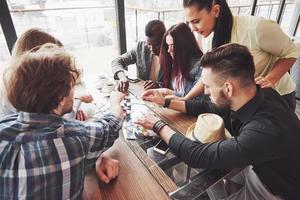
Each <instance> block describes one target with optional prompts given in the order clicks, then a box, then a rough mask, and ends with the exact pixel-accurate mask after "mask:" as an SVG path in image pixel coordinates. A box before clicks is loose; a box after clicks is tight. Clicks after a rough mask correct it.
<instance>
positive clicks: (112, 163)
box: [96, 155, 119, 183]
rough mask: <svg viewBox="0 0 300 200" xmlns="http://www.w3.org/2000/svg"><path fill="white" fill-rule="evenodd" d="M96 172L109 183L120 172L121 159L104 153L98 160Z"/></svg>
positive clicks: (102, 179)
mask: <svg viewBox="0 0 300 200" xmlns="http://www.w3.org/2000/svg"><path fill="white" fill-rule="evenodd" d="M96 173H97V176H98V177H99V178H100V180H101V181H103V182H105V183H109V182H110V181H111V179H114V178H116V177H117V176H118V174H119V161H118V160H115V159H112V158H110V157H107V156H105V155H102V156H101V157H100V158H98V160H97V162H96Z"/></svg>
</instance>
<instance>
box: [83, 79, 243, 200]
mask: <svg viewBox="0 0 300 200" xmlns="http://www.w3.org/2000/svg"><path fill="white" fill-rule="evenodd" d="M129 90H130V93H131V94H133V95H135V96H136V97H140V96H141V94H142V92H143V91H144V89H143V82H139V83H135V84H130V89H129ZM146 105H149V108H151V110H152V111H153V112H154V113H156V115H158V116H159V117H160V118H161V119H162V120H164V121H165V122H167V123H168V124H169V126H170V127H171V128H172V129H174V130H175V131H178V132H180V133H182V134H185V133H186V131H187V129H188V127H189V126H191V125H192V124H193V123H195V122H196V118H195V117H192V116H188V115H186V114H183V113H180V112H177V111H174V110H170V109H167V108H162V107H160V106H157V105H154V104H152V103H150V102H146ZM106 154H107V155H110V156H111V157H113V158H115V159H118V160H119V161H120V169H119V176H118V178H117V179H116V180H113V181H112V182H111V183H109V184H108V185H106V184H103V183H99V181H98V179H97V177H96V175H95V172H94V171H93V170H91V171H90V172H89V173H88V174H87V176H86V178H85V190H84V194H83V198H84V199H113V200H114V199H118V200H119V199H151V200H153V199H170V198H169V195H171V196H173V197H177V196H178V194H179V195H180V192H178V193H176V191H178V186H176V184H175V183H174V182H173V181H172V180H171V179H170V178H169V177H168V176H167V175H166V174H165V173H164V171H163V170H162V169H161V168H160V167H159V166H158V164H157V163H155V162H154V161H153V160H152V159H151V158H150V157H149V156H148V154H147V153H146V152H145V150H144V149H143V148H142V147H141V145H140V144H138V142H137V141H125V140H124V138H123V137H122V134H120V138H119V139H118V140H117V141H116V143H115V144H114V145H113V147H112V148H110V149H109V150H108V151H107V152H106ZM211 171H213V170H211ZM237 172H238V170H236V171H235V172H234V173H233V171H232V172H230V173H227V172H226V173H219V172H216V174H217V175H216V176H214V175H213V176H212V175H211V174H212V173H210V174H209V173H208V172H205V173H203V174H200V175H199V176H198V177H196V178H195V179H197V180H199V181H198V182H197V181H195V182H194V183H191V184H190V185H186V188H188V187H195V186H196V188H199V190H200V193H201V192H205V190H206V189H207V188H208V187H209V186H210V185H213V184H214V183H216V182H217V181H219V180H222V178H224V177H230V176H232V175H233V174H235V173H237ZM191 182H192V181H191ZM203 182H204V183H205V184H202V183H203ZM203 185H206V186H203ZM181 199H185V197H183V198H181Z"/></svg>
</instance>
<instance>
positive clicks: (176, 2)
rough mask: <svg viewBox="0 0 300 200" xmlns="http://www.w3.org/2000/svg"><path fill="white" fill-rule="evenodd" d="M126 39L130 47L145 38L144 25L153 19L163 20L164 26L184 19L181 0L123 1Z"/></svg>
mask: <svg viewBox="0 0 300 200" xmlns="http://www.w3.org/2000/svg"><path fill="white" fill-rule="evenodd" d="M125 9H126V12H125V18H126V22H125V23H126V41H127V48H128V49H131V48H133V47H134V46H135V44H136V42H137V41H139V40H144V39H145V26H146V24H147V23H148V22H149V21H150V20H153V19H160V20H162V21H164V22H165V24H166V27H167V28H169V27H170V26H171V25H173V24H176V23H178V22H183V21H184V13H183V8H182V0H164V1H157V0H150V1H144V0H128V1H125Z"/></svg>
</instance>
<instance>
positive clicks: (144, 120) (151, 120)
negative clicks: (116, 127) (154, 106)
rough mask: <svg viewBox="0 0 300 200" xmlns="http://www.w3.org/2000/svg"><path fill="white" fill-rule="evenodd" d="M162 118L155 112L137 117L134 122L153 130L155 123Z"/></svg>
mask: <svg viewBox="0 0 300 200" xmlns="http://www.w3.org/2000/svg"><path fill="white" fill-rule="evenodd" d="M159 120H160V119H159V118H158V117H156V116H155V115H153V114H149V113H148V114H146V115H143V116H142V117H140V118H139V119H137V120H136V121H135V122H134V123H135V124H138V125H141V126H143V127H144V128H146V129H149V130H151V129H152V128H153V125H154V124H155V123H156V122H157V121H159Z"/></svg>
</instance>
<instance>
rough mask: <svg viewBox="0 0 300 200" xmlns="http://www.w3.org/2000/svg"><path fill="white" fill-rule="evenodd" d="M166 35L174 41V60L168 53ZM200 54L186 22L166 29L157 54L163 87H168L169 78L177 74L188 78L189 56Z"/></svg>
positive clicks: (193, 56) (199, 55) (198, 55)
mask: <svg viewBox="0 0 300 200" xmlns="http://www.w3.org/2000/svg"><path fill="white" fill-rule="evenodd" d="M168 35H171V36H172V37H173V41H174V60H173V59H172V57H171V55H170V54H169V53H168V44H167V43H166V37H167V36H168ZM202 55H203V53H202V51H201V50H200V48H199V46H198V44H197V41H196V38H195V36H194V34H193V33H192V32H191V29H190V28H189V26H188V25H187V24H185V23H179V24H177V25H173V26H172V27H171V28H170V29H169V30H167V32H166V33H165V35H164V37H163V41H162V45H161V50H160V56H159V57H160V66H161V68H162V70H163V78H164V80H163V82H164V87H169V84H170V80H171V78H172V77H176V76H178V75H179V74H181V75H182V76H183V78H184V79H190V77H189V71H190V65H191V58H195V59H196V58H200V57H201V56H202ZM172 66H173V67H172Z"/></svg>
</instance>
